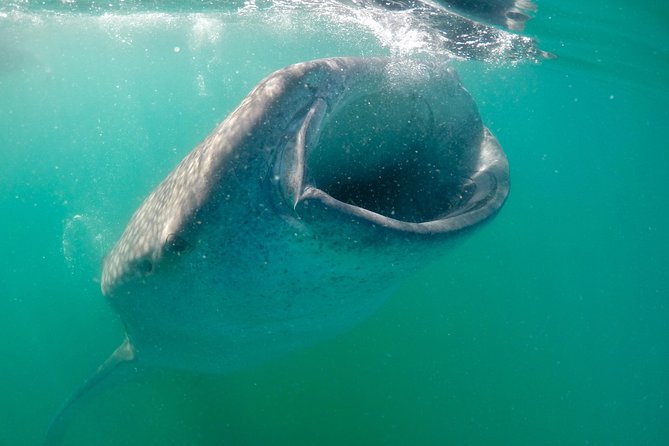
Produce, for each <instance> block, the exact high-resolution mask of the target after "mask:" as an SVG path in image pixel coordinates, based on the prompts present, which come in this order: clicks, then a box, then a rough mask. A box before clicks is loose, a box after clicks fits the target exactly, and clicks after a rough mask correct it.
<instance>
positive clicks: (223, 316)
mask: <svg viewBox="0 0 669 446" xmlns="http://www.w3.org/2000/svg"><path fill="white" fill-rule="evenodd" d="M403 70H408V68H406V67H404V66H403V65H402V64H401V63H400V64H397V63H394V62H393V61H391V60H390V59H384V58H330V59H320V60H315V61H310V62H303V63H298V64H295V65H291V66H289V67H286V68H284V69H281V70H279V71H276V72H275V73H273V74H271V75H269V76H268V77H267V78H265V79H264V80H262V81H261V82H260V83H259V84H258V86H256V87H255V89H253V91H251V92H250V93H249V95H248V96H247V97H246V98H245V99H244V100H243V101H242V102H241V104H240V105H239V107H238V108H237V109H236V110H235V111H234V112H232V113H231V114H230V115H229V116H228V117H227V118H226V119H225V120H224V121H223V122H222V123H221V124H220V125H219V126H218V127H217V128H215V129H214V130H213V131H212V132H211V134H210V135H209V136H207V138H206V139H205V140H204V141H203V142H202V143H200V144H199V145H198V146H197V147H196V148H195V149H194V150H193V151H192V152H190V154H188V155H187V156H186V157H185V158H184V159H183V161H181V163H180V164H178V165H177V166H176V168H175V169H174V170H173V171H172V172H171V173H170V174H169V175H168V176H167V177H166V178H165V179H164V180H163V181H162V182H161V183H160V184H159V185H158V186H157V187H156V189H155V190H154V191H153V192H151V194H150V195H149V196H148V197H147V198H146V200H145V201H144V203H143V204H142V205H141V206H140V207H139V209H138V210H137V211H136V212H135V214H134V215H133V217H132V219H131V220H130V222H129V224H128V225H127V227H126V229H125V231H124V233H123V235H122V236H121V237H120V239H119V241H118V242H117V243H116V245H115V246H114V247H113V249H112V250H111V252H110V253H109V255H108V256H107V257H106V259H105V262H104V267H103V272H102V291H103V294H104V295H105V296H106V297H107V299H108V300H109V302H110V304H111V305H112V307H113V308H114V309H115V311H116V312H118V314H119V315H120V317H121V320H122V321H123V324H124V326H125V330H126V339H125V341H124V342H123V344H122V345H121V347H119V348H118V349H117V350H116V352H115V353H114V354H113V355H112V356H111V357H110V358H109V359H108V360H107V361H106V362H105V363H104V364H103V365H102V366H101V367H100V369H99V370H98V372H97V373H96V375H95V376H94V377H92V378H91V379H90V380H89V381H88V382H87V383H85V384H84V386H83V387H82V388H81V389H80V390H79V391H78V392H77V393H75V394H74V395H73V397H72V398H71V400H70V402H69V403H68V404H67V406H66V409H65V411H63V412H62V413H61V415H60V416H59V417H58V418H57V419H56V422H55V423H54V426H56V427H55V428H53V429H52V432H53V434H52V435H51V437H52V438H55V437H56V434H55V432H56V431H57V430H58V426H59V425H61V424H62V420H63V419H64V414H65V413H66V412H69V411H70V410H71V409H70V408H71V407H72V405H73V403H75V402H76V401H78V400H79V399H80V397H81V396H82V395H84V394H86V393H87V392H88V391H89V390H90V389H92V388H93V387H95V386H96V385H97V384H98V383H99V382H101V381H102V380H103V378H105V377H106V376H107V375H108V374H109V373H111V372H113V371H114V370H116V369H118V368H119V367H120V366H122V365H123V364H130V363H132V364H138V365H142V364H144V365H149V366H159V367H174V368H182V369H188V370H196V371H204V372H216V373H224V372H228V371H232V370H237V369H241V368H244V367H248V366H249V365H252V364H258V363H262V362H264V361H267V360H269V359H271V358H273V357H275V356H277V355H280V354H282V353H285V352H288V351H291V350H294V349H297V348H300V347H303V346H306V345H309V344H311V343H314V342H316V341H318V340H320V339H325V338H327V337H331V336H334V335H336V334H338V333H341V332H344V331H345V330H347V329H349V328H351V327H352V326H354V325H355V324H357V323H359V322H360V321H362V320H363V319H364V318H365V317H367V316H368V315H370V314H371V313H372V312H373V311H374V310H376V309H377V308H378V307H379V306H380V305H381V304H382V303H383V301H384V299H386V297H388V295H389V294H390V293H392V291H393V289H394V288H395V287H396V286H397V285H398V283H399V282H400V281H401V280H402V279H403V278H405V277H406V276H407V275H408V274H410V273H411V272H412V271H414V270H416V269H417V268H418V267H420V266H421V265H423V264H425V263H426V261H427V260H429V259H430V258H431V257H433V256H435V255H437V254H439V253H441V252H443V249H444V245H446V244H448V243H451V242H452V241H453V240H454V238H456V236H457V235H459V234H463V233H465V232H469V231H468V229H470V228H472V227H474V226H476V225H478V224H479V223H481V222H483V221H485V220H486V219H488V218H489V217H491V216H492V215H494V214H495V213H496V212H497V211H498V210H499V209H500V207H501V206H502V204H503V202H504V200H505V198H506V196H507V194H508V191H509V170H508V163H507V160H506V157H505V155H504V153H503V151H502V149H501V147H500V145H499V144H498V142H497V140H496V139H495V138H494V136H493V135H492V134H491V133H490V131H489V130H488V129H487V128H486V127H485V126H484V125H483V124H482V122H481V119H480V117H479V113H478V110H477V107H476V105H475V103H474V101H473V100H472V98H471V96H470V95H469V94H468V93H467V91H466V90H465V89H464V88H463V87H462V85H461V84H460V82H459V80H458V78H457V75H456V74H455V72H454V71H453V70H452V69H450V68H447V67H446V66H443V65H439V66H430V67H427V66H426V67H423V68H422V69H419V70H409V71H411V72H410V73H409V72H405V71H403Z"/></svg>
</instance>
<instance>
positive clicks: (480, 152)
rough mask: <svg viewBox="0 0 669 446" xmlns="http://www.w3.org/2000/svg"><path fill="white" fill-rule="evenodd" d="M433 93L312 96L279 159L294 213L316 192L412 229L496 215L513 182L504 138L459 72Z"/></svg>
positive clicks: (350, 211)
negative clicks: (485, 119)
mask: <svg viewBox="0 0 669 446" xmlns="http://www.w3.org/2000/svg"><path fill="white" fill-rule="evenodd" d="M429 93H430V92H428V91H421V90H420V89H419V90H414V89H410V90H402V91H396V90H392V89H389V90H384V89H379V90H378V91H372V92H368V91H367V92H364V93H363V94H356V93H355V92H351V94H350V96H349V97H348V98H346V99H344V100H341V101H338V102H336V103H334V104H328V103H327V102H326V101H325V100H323V99H320V98H317V99H315V100H314V102H313V103H312V105H311V107H310V108H309V110H308V111H307V112H306V114H305V115H304V118H303V120H302V121H301V126H300V127H299V129H298V130H297V131H296V133H295V137H294V138H293V139H292V141H291V142H290V143H289V144H288V147H287V149H288V150H284V151H283V154H282V156H283V162H282V163H277V165H278V166H279V168H280V169H281V172H280V174H281V175H282V185H281V186H282V189H283V193H284V197H288V198H289V201H291V202H292V205H293V206H294V208H295V209H296V210H297V211H298V213H304V212H307V210H306V209H305V208H307V207H309V206H311V207H313V203H314V201H315V202H318V203H320V204H321V205H323V206H325V207H327V208H329V209H330V210H335V211H338V212H341V213H344V214H347V215H350V216H351V217H354V218H358V219H362V220H367V221H370V222H372V223H374V224H377V225H381V226H384V227H388V228H391V229H398V230H402V231H407V232H416V233H436V232H451V231H454V230H458V229H462V228H464V227H467V226H471V225H473V224H475V223H478V222H479V221H481V220H483V219H485V218H486V217H488V216H490V215H492V214H493V213H494V212H496V211H497V210H498V209H499V208H500V207H501V205H502V204H503V202H504V200H505V198H506V196H507V194H508V190H509V178H508V163H507V160H506V157H505V156H504V153H503V151H502V149H501V147H500V146H499V144H498V142H497V140H496V139H495V138H494V136H492V134H491V133H490V132H489V131H488V130H487V128H485V127H484V126H483V125H482V123H481V120H480V118H479V115H478V110H477V108H476V106H475V104H474V102H473V100H472V98H471V97H470V96H469V94H468V93H467V92H466V90H464V89H463V88H462V87H461V86H460V84H459V83H458V82H457V78H456V77H455V76H454V75H453V76H452V77H450V78H449V79H448V83H447V84H446V85H444V86H443V88H441V92H440V93H437V94H435V95H432V94H429ZM287 166H288V169H286V167H287Z"/></svg>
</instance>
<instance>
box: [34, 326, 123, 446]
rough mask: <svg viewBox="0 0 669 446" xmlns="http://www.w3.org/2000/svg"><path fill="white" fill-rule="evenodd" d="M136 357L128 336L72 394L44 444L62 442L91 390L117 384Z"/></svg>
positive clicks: (96, 390)
mask: <svg viewBox="0 0 669 446" xmlns="http://www.w3.org/2000/svg"><path fill="white" fill-rule="evenodd" d="M134 359H135V349H134V347H133V346H132V343H131V342H130V340H129V339H128V337H127V336H126V338H125V340H124V341H123V343H122V344H121V345H120V346H119V347H118V348H117V349H116V350H115V351H114V353H112V354H111V356H110V357H109V358H107V360H106V361H105V362H103V363H102V365H100V367H98V369H97V370H96V372H95V373H94V374H93V376H91V377H90V378H88V379H87V380H86V381H85V382H84V383H83V384H82V385H81V387H79V389H77V390H76V391H75V392H74V393H72V395H70V397H69V398H68V399H67V401H66V402H65V404H64V405H63V406H62V407H61V409H60V411H59V412H58V414H57V415H56V416H55V417H54V419H53V421H52V422H51V425H50V426H49V430H48V431H47V434H46V438H45V440H44V445H45V446H55V445H58V444H61V442H62V439H63V435H64V434H65V432H66V428H67V425H68V424H69V420H70V418H71V417H72V415H73V414H74V413H75V412H76V410H77V409H78V408H79V406H81V404H82V403H83V402H84V401H85V400H86V399H87V398H88V397H90V396H91V392H92V391H95V392H99V391H101V390H103V389H104V388H107V387H109V386H111V385H112V384H117V383H118V378H122V377H124V376H126V375H127V372H128V371H130V370H131V369H130V367H128V365H129V364H131V363H132V362H133V361H134ZM124 372H125V373H124ZM110 375H113V377H114V378H116V379H114V380H110V379H109V377H110Z"/></svg>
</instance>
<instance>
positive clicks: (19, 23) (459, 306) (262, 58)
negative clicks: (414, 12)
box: [0, 0, 669, 446]
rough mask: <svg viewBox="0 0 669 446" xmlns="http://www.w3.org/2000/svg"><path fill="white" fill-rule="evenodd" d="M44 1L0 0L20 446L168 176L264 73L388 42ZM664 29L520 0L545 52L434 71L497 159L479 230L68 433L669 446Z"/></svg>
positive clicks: (105, 402) (0, 125) (140, 382)
mask: <svg viewBox="0 0 669 446" xmlns="http://www.w3.org/2000/svg"><path fill="white" fill-rule="evenodd" d="M13 3H18V5H13ZM54 3H56V6H54V8H42V7H41V5H33V4H30V5H28V7H25V4H26V2H2V3H0V5H2V7H1V8H0V216H1V218H0V230H1V232H0V234H2V237H1V239H0V240H2V241H1V242H0V247H1V249H0V339H2V341H1V342H0V444H2V445H35V444H39V443H40V441H41V440H42V439H43V436H44V434H45V432H46V429H47V427H48V425H49V423H50V421H51V419H52V417H53V416H54V414H55V413H56V412H57V410H58V408H59V407H60V406H61V404H62V403H63V402H64V400H65V399H66V398H67V396H68V395H69V394H70V392H72V391H73V390H74V389H75V388H76V387H77V386H78V385H79V384H80V383H81V382H82V381H83V380H84V379H86V378H87V377H88V376H90V375H91V374H92V373H93V371H94V370H95V368H96V367H97V366H98V365H99V364H100V363H101V362H102V361H103V360H104V359H105V358H106V357H107V356H108V355H109V353H111V352H112V351H113V349H114V348H115V347H116V346H117V345H118V344H119V343H120V342H121V340H122V337H123V329H122V325H121V322H120V320H119V319H118V317H117V316H116V315H115V314H114V313H113V311H112V310H111V308H110V307H109V306H108V304H107V303H106V302H105V301H104V299H103V297H102V295H101V293H100V290H99V279H98V276H99V270H100V265H101V259H102V256H103V255H104V253H105V252H106V251H107V250H108V249H109V248H110V247H111V245H112V244H113V243H114V241H115V240H116V238H117V237H118V236H119V235H120V233H121V231H122V230H123V227H124V226H125V224H126V222H127V221H128V219H129V217H130V216H131V214H132V212H133V211H134V209H136V207H137V206H138V205H139V204H140V203H141V201H142V199H143V198H144V197H145V196H146V195H147V193H148V192H149V191H150V190H151V189H152V188H153V187H154V186H155V185H156V184H157V183H158V182H159V181H160V180H161V179H162V178H163V177H164V176H165V175H166V174H167V173H168V172H169V171H170V169H171V168H172V167H173V166H174V165H175V164H176V163H177V162H178V161H179V160H180V159H181V158H182V157H183V156H184V155H185V154H186V153H187V152H188V151H189V150H190V149H191V148H192V147H193V146H194V145H195V144H196V143H198V142H199V141H200V140H201V139H202V138H203V137H204V136H206V135H207V134H208V133H209V131H210V130H211V129H212V128H213V127H214V126H215V125H216V124H217V123H218V122H220V121H221V120H222V119H223V118H224V117H225V115H226V114H227V113H229V112H230V111H231V110H233V109H234V108H235V107H236V105H237V104H238V103H239V101H240V100H241V99H242V98H243V97H244V96H245V95H246V93H247V92H248V91H249V90H250V89H251V88H252V87H253V86H254V85H255V84H256V83H257V82H258V81H259V80H260V79H261V78H262V77H264V76H265V75H267V74H268V73H270V72H271V71H273V70H275V69H278V68H281V67H283V66H285V65H287V64H290V63H293V62H298V61H303V60H308V59H313V58H317V57H325V56H338V55H383V54H389V53H392V52H393V51H396V50H397V47H393V43H392V42H391V43H388V42H387V41H386V42H384V41H383V39H384V37H383V36H384V34H383V32H382V31H378V30H377V31H378V32H376V33H375V32H372V31H370V28H369V27H365V26H362V25H360V23H357V22H355V21H350V22H348V23H347V22H345V21H339V22H338V21H336V20H332V19H331V18H328V17H325V16H319V15H317V14H315V13H314V12H313V11H311V12H308V13H307V12H299V11H298V12H295V11H293V12H291V11H286V12H285V13H281V14H274V13H272V11H270V10H262V8H261V10H256V11H244V12H239V11H238V10H229V11H222V12H221V11H212V10H202V11H199V12H198V11H195V12H193V11H189V9H188V8H183V7H180V8H176V6H175V5H178V2H172V3H170V2H166V3H165V5H164V7H162V8H161V7H160V5H159V4H158V5H157V6H156V3H151V5H153V6H152V8H147V9H146V10H141V11H134V12H133V11H125V12H122V13H119V12H116V11H115V9H114V8H111V7H109V9H108V10H105V7H104V5H102V6H98V7H97V8H98V9H96V10H95V11H92V12H86V11H83V12H82V11H81V10H77V9H76V8H62V7H60V6H58V4H57V3H58V2H54ZM64 3H68V2H64ZM114 3H116V2H114ZM240 3H241V2H240ZM22 4H23V5H22ZM61 6H62V5H61ZM83 9H85V8H83ZM17 11H18V12H17ZM667 23H669V8H667V7H666V6H664V5H662V4H661V2H656V1H649V0H646V1H640V2H625V1H622V0H612V1H606V2H604V1H592V2H581V1H574V0H565V1H557V0H543V1H540V2H539V11H538V12H537V14H536V17H535V18H534V19H533V20H531V21H530V22H528V25H527V29H526V31H525V33H526V34H527V35H530V36H535V37H537V38H538V39H539V41H540V44H541V47H542V48H543V49H545V50H547V51H550V52H552V53H555V54H556V55H557V56H558V58H556V59H552V60H547V61H544V62H542V63H539V64H534V63H519V64H516V65H512V64H491V63H484V62H475V61H467V62H465V61H460V62H455V65H456V68H457V69H458V71H459V73H460V76H461V79H462V82H463V83H464V85H465V86H466V87H467V89H468V90H469V91H470V92H471V93H472V95H473V96H474V98H475V100H476V102H477V103H478V105H479V108H480V112H481V115H482V118H483V120H484V122H485V123H486V125H487V126H488V127H490V129H491V130H492V131H493V132H494V133H495V135H496V136H497V137H498V139H499V141H500V142H501V144H502V146H503V147H504V149H505V151H506V153H507V155H508V157H509V161H510V165H511V169H512V170H511V175H512V190H511V194H510V196H509V199H508V201H507V203H506V205H505V206H504V208H503V209H502V211H501V212H500V214H499V215H498V216H497V217H496V218H495V219H494V220H493V221H492V222H491V223H489V224H487V225H484V226H483V227H482V228H481V229H480V230H478V231H475V232H474V233H473V234H472V235H471V236H470V237H468V238H467V239H466V240H465V241H464V242H463V243H461V244H459V245H458V246H456V247H455V248H454V249H452V250H451V251H448V252H444V254H443V257H442V258H441V259H440V260H439V261H438V262H436V263H433V264H429V265H426V266H425V268H424V269H423V270H422V271H420V272H418V273H417V274H416V275H414V276H413V277H410V278H408V279H407V280H406V282H405V283H404V284H403V286H402V287H401V289H400V290H399V291H398V292H397V293H396V295H395V296H393V298H392V299H391V300H390V301H389V302H388V303H387V305H385V306H384V307H383V309H382V310H381V311H380V312H379V313H377V314H376V315H375V316H374V317H372V318H371V319H370V320H368V321H367V322H366V323H364V324H363V325H361V326H359V327H357V328H356V329H354V330H353V331H351V332H349V333H347V334H345V335H343V336H340V337H338V338H336V339H333V340H331V341H328V342H325V343H321V344H318V345H316V346H314V347H312V348H309V349H307V350H303V351H299V352H295V353H293V354H290V355H287V356H284V357H282V358H280V359H278V360H276V361H274V362H271V363H269V364H267V365H264V366H261V367H255V368H252V369H248V370H245V371H242V372H238V373H235V374H230V375H225V376H209V375H197V374H192V373H187V372H178V371H170V370H138V371H137V372H136V376H135V377H134V379H132V380H131V381H130V382H128V383H125V384H121V385H118V386H116V387H114V388H113V389H112V390H109V391H107V392H104V393H102V394H101V395H98V396H97V397H96V398H92V399H91V401H89V402H87V403H86V405H85V407H84V408H83V409H82V410H81V411H80V412H79V413H78V414H77V416H76V417H75V418H74V419H73V420H72V423H71V425H70V427H69V429H68V433H67V437H66V439H65V440H66V444H68V445H93V444H95V445H116V444H124V445H342V444H346V445H377V444H378V445H486V446H487V445H629V446H636V445H652V446H662V445H668V444H669V280H668V275H669V229H668V228H669V211H668V210H667V207H668V205H669V192H667V190H668V188H667V186H666V182H667V171H668V168H669V150H668V149H669V144H668V143H667V134H668V133H669V112H668V111H667V109H668V106H669V85H668V83H669V26H667ZM388 26H389V25H386V27H388ZM409 31H410V30H404V31H397V34H395V35H394V37H390V38H389V39H390V40H391V41H393V39H395V40H397V39H399V37H398V36H407V35H408V34H407V33H409ZM409 38H410V36H409V37H407V39H409ZM400 40H401V39H400ZM405 43H406V42H405ZM408 46H409V47H411V45H410V42H409V43H408Z"/></svg>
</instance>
